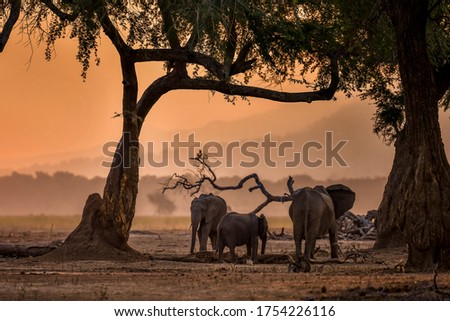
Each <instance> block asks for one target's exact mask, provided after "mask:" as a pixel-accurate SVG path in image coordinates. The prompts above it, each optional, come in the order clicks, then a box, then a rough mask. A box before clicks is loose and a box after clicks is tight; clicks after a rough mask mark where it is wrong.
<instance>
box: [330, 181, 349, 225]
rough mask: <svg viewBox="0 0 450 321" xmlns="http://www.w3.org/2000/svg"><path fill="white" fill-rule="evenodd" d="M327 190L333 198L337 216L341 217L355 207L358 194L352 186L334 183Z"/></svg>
mask: <svg viewBox="0 0 450 321" xmlns="http://www.w3.org/2000/svg"><path fill="white" fill-rule="evenodd" d="M326 190H327V192H328V194H329V195H330V197H331V199H332V200H333V204H334V215H335V217H336V218H339V217H341V216H342V215H344V214H345V212H347V211H348V210H350V209H351V208H352V207H353V204H354V203H355V199H356V194H355V192H353V191H352V189H351V188H350V187H348V186H345V185H343V184H334V185H330V186H328V187H327V188H326Z"/></svg>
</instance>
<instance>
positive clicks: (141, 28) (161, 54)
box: [0, 0, 345, 258]
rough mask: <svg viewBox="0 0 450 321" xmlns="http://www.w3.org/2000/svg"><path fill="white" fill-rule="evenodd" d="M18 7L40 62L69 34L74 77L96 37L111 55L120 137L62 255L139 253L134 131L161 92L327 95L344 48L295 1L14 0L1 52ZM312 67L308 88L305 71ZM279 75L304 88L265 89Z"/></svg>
mask: <svg viewBox="0 0 450 321" xmlns="http://www.w3.org/2000/svg"><path fill="white" fill-rule="evenodd" d="M20 13H21V14H22V15H23V18H22V19H21V20H19V21H20V22H21V23H23V24H25V25H26V30H27V31H28V32H30V33H35V34H38V35H39V36H40V37H41V38H42V40H44V41H45V42H46V43H47V46H48V50H47V54H48V56H47V58H51V52H52V50H51V49H52V47H53V46H54V45H55V42H56V40H57V39H58V38H60V37H63V36H65V35H66V34H69V35H70V36H71V37H73V38H77V39H78V54H77V59H78V60H79V61H80V62H81V63H82V66H83V72H82V75H83V77H86V73H87V70H88V68H89V64H90V61H91V56H92V55H94V56H95V58H96V53H97V46H98V41H99V38H100V37H102V36H103V35H106V36H107V37H108V38H109V40H110V41H111V42H112V43H113V45H114V47H115V49H116V50H117V52H118V54H119V57H120V65H121V71H122V84H123V100H122V117H123V129H122V132H123V134H122V137H121V138H120V140H119V144H118V146H117V149H116V152H115V156H114V159H113V162H112V166H111V170H110V173H109V175H108V177H107V180H106V185H105V188H104V192H103V197H101V196H100V195H98V194H93V195H91V196H89V198H88V200H87V202H86V205H85V209H84V212H83V218H82V221H81V223H80V224H79V226H78V227H77V228H76V229H75V230H74V231H73V232H72V233H71V235H70V236H69V237H68V238H67V239H66V241H65V243H64V245H63V246H62V248H61V249H60V250H58V251H55V252H56V253H57V254H55V255H61V254H62V255H63V256H65V257H67V258H105V257H107V258H114V257H129V256H130V255H131V256H134V255H135V254H136V255H138V253H136V252H135V251H134V250H133V249H131V248H130V247H129V246H128V237H129V232H130V228H131V225H132V222H133V218H134V214H135V203H136V195H137V193H138V179H139V173H138V170H139V166H138V165H139V133H140V131H141V128H142V126H143V124H144V121H145V119H146V117H147V115H148V113H149V111H150V110H151V108H152V107H153V106H154V105H155V104H156V103H157V101H158V100H159V98H160V97H161V96H163V95H165V94H166V93H168V92H170V91H172V90H180V89H191V90H212V91H217V92H220V93H223V94H224V95H225V96H226V98H228V99H230V100H233V99H234V97H235V96H243V97H259V98H264V99H271V100H275V101H280V102H312V101H317V100H330V99H332V98H333V97H334V94H335V92H336V90H338V84H339V75H340V72H339V63H338V61H339V59H340V58H341V57H343V54H344V52H345V48H344V47H343V46H342V44H341V42H340V41H339V40H338V37H336V36H334V35H333V34H334V33H335V32H336V31H335V30H337V31H338V29H333V28H330V26H326V25H325V24H324V25H321V24H315V23H312V22H306V23H301V21H302V19H303V17H302V15H301V14H299V12H298V11H297V8H296V7H285V6H284V5H283V3H280V2H278V1H263V2H260V1H241V0H233V1H231V0H210V1H204V0H197V1H195V0H194V1H183V0H158V1H156V0H155V1H116V0H90V1H86V0H72V1H68V0H60V1H59V0H41V1H31V2H25V3H22V6H20V1H14V0H11V1H6V2H5V1H4V2H2V7H1V12H0V14H1V15H2V17H4V18H5V21H6V22H5V23H4V24H3V26H1V27H2V28H3V30H2V34H1V41H2V42H1V45H2V47H1V49H2V50H3V48H4V46H5V45H6V43H7V39H8V37H9V35H10V33H11V30H12V26H13V25H14V24H15V23H16V22H17V21H18V19H17V18H18V16H19V14H20ZM310 20H311V17H310ZM324 21H325V20H324ZM323 36H326V37H327V39H328V40H327V43H324V42H323V41H322V40H323V39H324V38H323ZM299 39H303V40H302V41H300V40H299ZM293 44H295V46H293ZM155 61H157V62H164V63H165V68H166V74H165V75H164V76H162V77H160V78H158V79H155V80H154V81H153V83H151V84H150V85H148V86H147V87H146V89H145V91H144V92H143V94H142V96H141V97H138V77H137V74H136V64H138V63H145V62H155ZM298 68H301V73H300V74H298ZM312 71H314V73H315V74H314V75H315V80H314V82H313V84H312V85H311V83H308V82H307V80H306V75H307V74H310V73H311V72H312ZM253 76H260V77H261V78H262V79H263V80H264V81H263V82H262V83H263V85H262V86H260V87H255V86H252V85H250V84H249V81H250V79H251V78H252V77H253ZM287 80H291V81H295V82H296V83H301V84H304V85H307V86H310V88H309V89H308V88H307V87H305V86H303V87H300V88H303V89H302V91H300V92H291V93H287V92H283V91H281V90H272V89H267V88H266V86H267V84H270V83H272V84H279V83H281V82H284V81H287Z"/></svg>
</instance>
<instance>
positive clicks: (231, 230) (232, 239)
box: [217, 212, 269, 263]
mask: <svg viewBox="0 0 450 321" xmlns="http://www.w3.org/2000/svg"><path fill="white" fill-rule="evenodd" d="M268 231H269V225H268V224H267V219H266V217H265V216H264V214H261V215H260V216H257V215H256V214H238V213H235V212H231V213H228V214H227V215H225V216H224V217H223V218H222V220H221V221H220V223H219V226H218V227H217V234H218V240H217V248H218V251H219V263H222V262H223V250H224V248H225V246H228V248H229V249H230V254H231V262H232V263H236V252H235V250H234V249H235V247H236V246H241V245H247V257H248V258H250V259H251V260H252V261H255V259H256V255H257V252H258V237H259V238H260V239H261V241H262V244H261V254H264V252H265V250H266V242H267V234H268Z"/></svg>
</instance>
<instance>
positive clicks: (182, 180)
mask: <svg viewBox="0 0 450 321" xmlns="http://www.w3.org/2000/svg"><path fill="white" fill-rule="evenodd" d="M191 160H193V161H194V162H193V163H194V164H193V165H194V166H195V167H196V172H194V175H193V177H192V175H191V176H188V175H178V174H176V173H175V174H173V175H172V176H171V177H170V178H169V179H168V180H167V182H166V183H165V184H164V188H163V193H164V192H165V191H167V190H174V189H177V188H184V189H186V190H188V191H191V195H195V194H197V193H198V192H200V190H201V188H202V186H203V184H205V183H207V184H210V185H211V186H212V187H213V188H214V189H216V190H219V191H226V190H239V189H241V188H243V187H244V185H245V183H246V182H247V181H250V180H253V181H254V182H255V185H254V186H252V187H250V188H249V189H248V191H249V192H253V191H255V190H260V191H261V193H262V194H263V195H264V196H265V197H266V200H265V201H264V202H262V203H261V204H260V205H258V206H257V207H256V208H255V209H254V210H253V211H251V212H249V213H254V214H256V213H258V212H260V211H261V210H262V209H263V208H264V207H266V206H267V205H269V204H270V203H272V202H280V203H284V202H291V201H292V199H293V197H294V188H293V184H294V179H293V178H292V177H291V176H289V179H288V180H287V188H288V191H289V194H288V193H285V194H284V195H281V196H277V195H272V194H271V193H270V192H269V191H268V190H267V188H266V187H265V186H264V184H263V182H262V181H261V180H260V179H259V176H258V174H256V173H253V174H250V175H247V176H245V177H244V178H242V179H241V180H240V181H239V183H237V184H236V185H229V186H221V185H219V184H218V183H217V176H216V174H215V173H214V171H213V170H212V168H211V166H210V165H209V163H208V155H207V154H204V153H203V152H202V151H201V150H200V151H199V152H198V153H197V155H196V156H195V157H194V158H192V159H191Z"/></svg>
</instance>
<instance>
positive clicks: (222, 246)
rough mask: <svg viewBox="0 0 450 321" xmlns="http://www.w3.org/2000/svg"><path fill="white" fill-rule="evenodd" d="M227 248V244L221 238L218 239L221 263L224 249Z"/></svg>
mask: <svg viewBox="0 0 450 321" xmlns="http://www.w3.org/2000/svg"><path fill="white" fill-rule="evenodd" d="M224 248H225V244H223V242H222V241H221V240H219V241H218V244H217V250H218V251H219V263H223V249H224Z"/></svg>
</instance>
